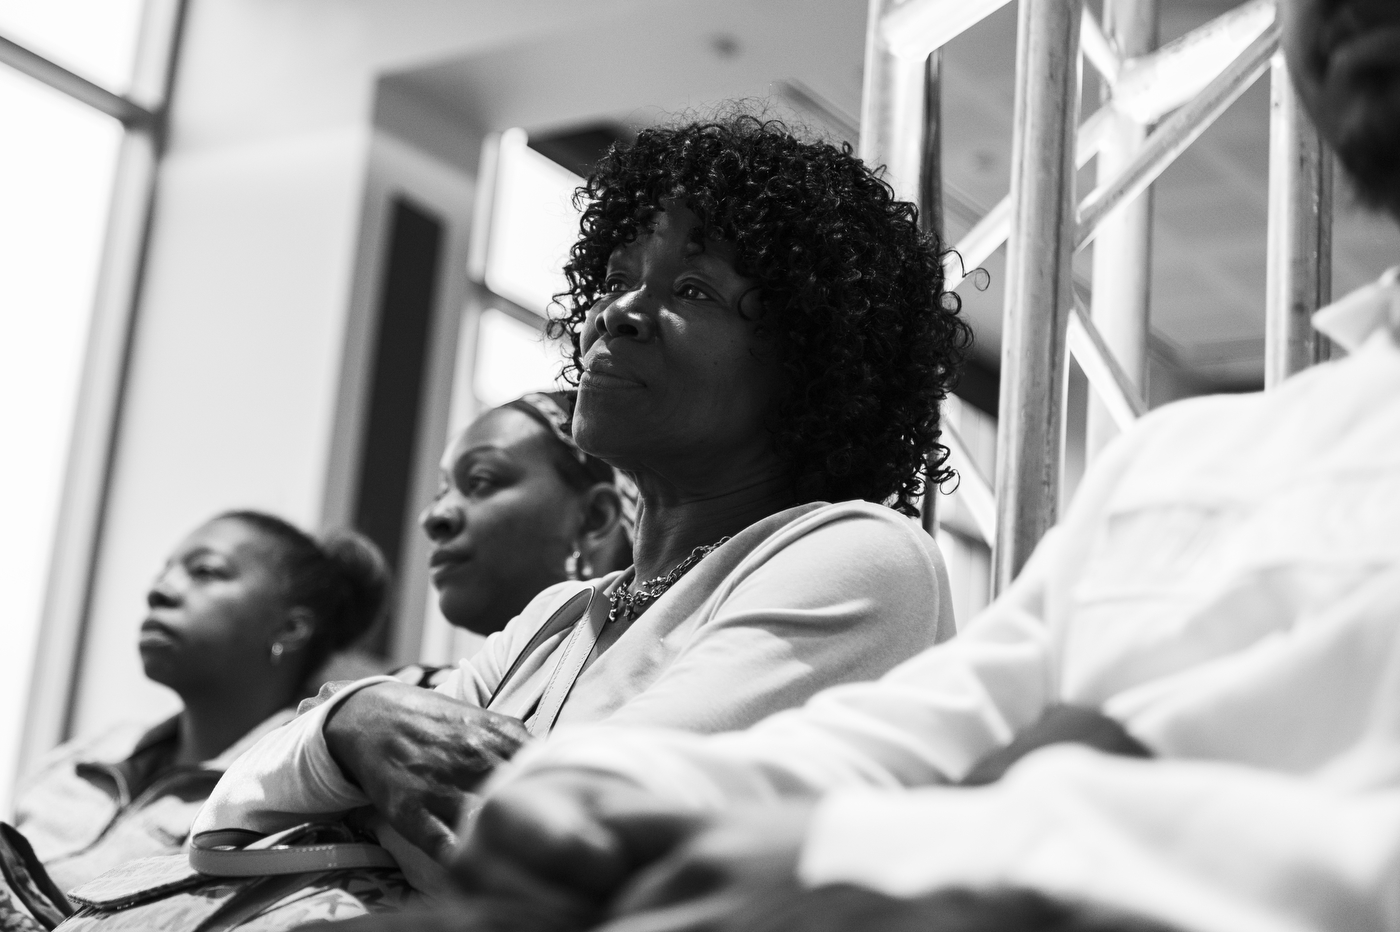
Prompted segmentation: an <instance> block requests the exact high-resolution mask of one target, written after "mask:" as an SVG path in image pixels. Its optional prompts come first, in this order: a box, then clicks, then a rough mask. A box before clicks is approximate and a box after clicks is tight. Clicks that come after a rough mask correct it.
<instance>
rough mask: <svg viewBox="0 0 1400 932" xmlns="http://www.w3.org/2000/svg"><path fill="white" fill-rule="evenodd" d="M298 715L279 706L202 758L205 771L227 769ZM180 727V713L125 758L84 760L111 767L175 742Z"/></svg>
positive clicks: (86, 762)
mask: <svg viewBox="0 0 1400 932" xmlns="http://www.w3.org/2000/svg"><path fill="white" fill-rule="evenodd" d="M295 717H296V710H295V709H292V708H286V709H278V710H277V711H276V712H274V713H272V715H270V716H268V717H267V718H265V719H263V721H262V722H261V723H259V724H258V725H257V726H256V727H254V728H253V730H251V731H249V732H248V733H247V734H246V735H244V736H243V737H241V738H239V739H238V740H237V741H235V742H234V743H233V744H231V745H229V746H228V747H227V748H225V749H224V752H223V753H222V754H220V755H219V756H218V757H215V758H212V759H210V760H207V761H202V762H201V763H200V764H199V766H200V767H201V768H202V769H205V770H219V771H223V770H227V769H228V767H229V765H230V764H232V763H233V762H234V760H235V759H237V757H238V756H239V755H240V754H242V753H243V752H244V751H246V750H248V748H250V747H252V746H253V745H254V744H256V743H257V742H258V741H259V740H261V739H262V737H263V736H264V735H266V734H267V733H268V732H270V731H272V730H273V729H274V728H280V727H281V726H283V725H285V724H286V723H287V722H289V721H291V720H292V719H293V718H295ZM179 728H180V716H178V715H175V716H172V717H170V718H168V719H166V720H165V721H163V722H161V723H160V724H159V725H157V726H155V727H154V728H152V729H151V730H150V731H147V732H146V733H145V734H144V735H142V736H141V738H140V739H139V740H138V741H137V742H136V746H135V747H133V748H132V749H131V752H130V753H129V754H127V755H126V756H125V757H123V758H120V759H118V760H99V759H95V758H94V759H90V760H85V761H82V763H85V764H106V765H109V766H111V765H116V764H123V763H126V762H128V761H130V760H131V759H132V758H134V757H135V756H136V755H138V754H140V753H141V752H142V751H145V750H147V749H148V748H151V747H154V746H155V745H157V744H160V743H161V742H163V741H174V740H175V738H176V735H177V734H178V732H179Z"/></svg>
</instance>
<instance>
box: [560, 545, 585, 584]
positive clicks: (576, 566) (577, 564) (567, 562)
mask: <svg viewBox="0 0 1400 932" xmlns="http://www.w3.org/2000/svg"><path fill="white" fill-rule="evenodd" d="M582 564H583V555H582V554H581V553H579V552H578V551H577V550H575V551H574V552H573V553H571V554H569V555H568V556H567V557H565V558H564V575H565V576H567V577H568V578H569V579H580V578H582V577H580V576H579V570H580V568H581V567H582Z"/></svg>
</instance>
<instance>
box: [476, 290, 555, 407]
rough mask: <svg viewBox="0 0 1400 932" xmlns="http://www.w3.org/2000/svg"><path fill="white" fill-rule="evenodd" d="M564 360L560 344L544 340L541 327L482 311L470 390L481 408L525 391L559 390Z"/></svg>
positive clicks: (513, 397) (503, 401)
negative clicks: (472, 390)
mask: <svg viewBox="0 0 1400 932" xmlns="http://www.w3.org/2000/svg"><path fill="white" fill-rule="evenodd" d="M541 324H543V321H541ZM563 362H564V357H563V356H562V355H561V353H560V348H559V345H558V344H557V343H547V342H545V339H544V334H543V332H542V331H541V330H540V328H538V327H529V326H526V325H525V324H522V323H521V322H520V321H518V320H516V319H515V318H514V317H509V316H507V315H505V314H502V313H501V312H500V311H497V310H495V309H491V308H488V309H487V310H485V311H483V312H482V314H481V329H480V330H479V331H478V332H477V338H476V372H475V376H474V378H473V382H474V385H473V389H474V391H475V393H476V399H477V401H479V402H480V403H481V407H482V408H483V409H484V408H494V407H495V406H496V405H503V404H505V403H506V402H507V401H514V400H515V399H516V398H519V397H520V396H521V395H523V394H525V393H526V392H537V391H554V390H556V389H558V388H559V387H560V382H559V370H560V368H561V366H562V365H563Z"/></svg>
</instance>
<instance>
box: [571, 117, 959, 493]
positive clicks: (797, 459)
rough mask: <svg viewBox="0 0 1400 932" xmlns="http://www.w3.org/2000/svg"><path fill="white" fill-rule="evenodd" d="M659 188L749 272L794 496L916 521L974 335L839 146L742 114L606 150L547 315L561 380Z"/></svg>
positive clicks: (778, 439)
mask: <svg viewBox="0 0 1400 932" xmlns="http://www.w3.org/2000/svg"><path fill="white" fill-rule="evenodd" d="M667 198H680V199H681V200H682V201H683V202H684V203H685V204H686V206H688V207H689V208H690V209H691V210H692V211H694V213H695V214H696V216H697V217H698V218H699V220H700V226H699V228H698V229H697V230H696V231H695V233H694V236H695V237H696V239H697V240H699V241H702V242H703V241H704V240H705V239H714V240H722V241H725V242H727V243H729V244H732V246H733V247H734V250H735V253H736V255H737V262H736V265H737V271H738V272H739V273H740V274H741V275H744V276H747V277H750V278H754V279H757V280H758V282H759V294H760V296H761V307H762V310H761V312H760V317H759V328H760V330H761V331H762V332H763V333H764V334H765V336H766V337H767V338H769V339H770V340H771V341H772V344H773V346H774V349H775V353H776V361H777V363H778V365H779V366H780V367H781V369H782V371H783V372H784V374H785V379H784V384H783V390H782V394H781V398H780V401H779V404H778V408H777V411H776V412H775V417H774V419H773V421H772V423H771V424H770V429H771V430H772V431H773V442H774V448H775V449H776V451H777V452H778V455H779V456H781V457H782V458H783V459H784V461H785V462H787V463H788V464H790V467H791V470H792V477H793V482H794V490H795V491H796V493H797V494H798V496H799V497H800V498H801V499H802V500H806V501H813V500H826V501H844V500H848V499H865V500H867V501H872V502H880V503H884V504H888V505H890V506H891V507H893V508H896V509H898V510H900V511H902V512H904V513H906V514H915V513H917V510H918V501H919V498H920V496H921V495H922V493H923V490H924V476H925V472H926V474H927V476H928V478H929V480H930V481H932V482H934V483H942V482H943V481H945V480H946V479H948V478H950V477H951V475H952V472H951V470H949V469H948V468H947V466H946V465H945V463H946V460H947V458H948V448H947V447H945V446H943V445H942V444H940V443H939V442H938V437H939V414H938V410H939V403H940V402H941V401H942V400H943V398H944V397H945V396H946V395H947V393H948V392H949V390H950V389H951V388H952V386H953V384H954V382H955V379H956V375H957V372H958V370H959V367H960V366H961V364H962V361H963V358H964V356H965V354H966V351H967V349H968V347H969V346H970V345H971V342H972V331H971V329H970V328H969V327H968V325H967V324H966V322H965V321H964V320H963V319H962V318H961V317H960V316H959V311H960V309H961V303H960V301H959V299H958V297H957V295H956V294H953V293H950V292H948V291H946V290H945V289H944V282H943V265H942V257H943V253H944V249H943V244H942V243H941V242H940V241H939V239H938V238H937V236H935V235H933V234H931V233H926V232H923V231H921V230H920V229H919V222H918V209H917V208H916V207H915V206H914V205H913V204H910V203H908V202H905V201H900V200H897V199H896V198H895V195H894V191H893V190H892V189H891V188H890V186H889V185H888V184H887V183H885V182H884V181H883V180H882V179H881V178H880V177H879V175H878V174H877V173H876V172H874V171H872V170H871V169H870V168H869V167H867V166H866V165H865V164H864V163H863V162H861V161H860V160H859V159H858V158H856V157H855V155H854V154H853V153H852V151H851V147H850V145H849V144H843V145H842V146H841V147H840V148H837V147H836V146H834V145H831V144H829V143H823V142H806V141H803V140H800V139H799V138H797V136H796V135H795V134H794V133H793V132H792V131H790V130H789V128H788V127H787V125H786V124H784V123H782V122H781V121H777V120H765V119H760V118H759V117H756V116H752V115H749V114H737V115H730V116H725V117H721V118H718V119H714V120H710V121H701V122H692V123H687V124H684V125H679V126H672V127H663V128H655V129H647V130H643V131H642V132H641V133H640V134H639V135H638V136H637V139H636V141H635V142H634V143H633V144H631V145H629V146H620V145H619V146H614V147H613V148H612V149H611V150H610V151H609V152H608V153H607V154H606V155H605V156H604V157H603V158H602V159H601V160H600V161H599V162H598V165H597V167H596V169H595V170H594V172H593V174H592V175H590V176H589V178H588V180H587V181H586V182H585V184H584V185H583V187H581V188H579V189H578V191H577V192H576V194H575V198H574V200H575V205H576V206H578V207H580V208H581V209H582V211H583V217H582V222H581V233H580V237H579V240H578V242H577V243H576V244H575V245H574V247H573V249H572V250H571V254H570V255H571V259H570V261H569V262H568V264H567V265H565V267H564V272H565V276H566V278H567V280H568V285H569V290H568V291H566V292H564V293H562V294H560V295H559V296H558V298H559V300H560V302H561V303H564V302H567V304H565V306H564V310H565V314H564V316H556V317H555V318H554V319H553V320H552V321H551V323H550V333H551V335H552V336H554V337H562V336H564V335H568V337H569V338H570V339H571V341H572V343H573V359H572V363H571V364H568V365H566V367H565V373H564V374H565V377H566V378H567V379H568V380H569V381H571V382H574V383H576V382H577V380H578V378H579V376H580V374H581V363H582V359H581V353H580V331H581V330H582V328H583V324H584V321H585V319H586V316H587V314H588V311H589V308H591V307H592V306H593V304H594V303H595V302H596V301H597V300H598V299H599V297H600V296H601V295H602V288H603V282H604V280H605V279H606V277H607V264H608V256H609V255H610V254H611V253H612V251H613V250H614V249H615V248H617V247H618V246H620V245H624V244H626V243H628V242H631V241H632V240H633V239H634V238H635V237H636V236H637V235H638V233H639V232H640V231H641V230H642V228H643V227H644V226H645V225H646V224H647V223H648V221H649V218H650V217H651V216H652V215H653V214H654V213H655V212H656V211H657V210H659V209H661V203H662V201H663V200H664V199H667Z"/></svg>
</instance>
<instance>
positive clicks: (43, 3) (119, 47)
mask: <svg viewBox="0 0 1400 932" xmlns="http://www.w3.org/2000/svg"><path fill="white" fill-rule="evenodd" d="M144 8H145V0H0V35H3V36H4V37H5V38H7V39H9V40H10V41H12V42H18V43H19V44H20V45H23V46H25V47H26V48H29V49H32V50H33V51H35V52H38V53H39V54H40V55H43V56H44V57H45V58H48V59H50V60H51V61H54V62H56V63H58V64H60V65H62V66H64V67H65V68H67V69H69V70H70V71H74V72H76V73H77V74H80V75H82V76H83V77H85V78H87V79H88V80H90V81H92V82H94V83H96V84H100V85H102V86H103V87H105V88H107V89H108V90H111V91H115V92H117V93H119V94H120V93H122V92H124V91H126V90H127V89H128V88H129V87H130V86H131V73H132V70H133V68H134V67H135V62H136V46H137V43H138V41H139V40H140V36H141V14H142V12H143V10H144ZM4 131H5V133H6V135H7V138H8V133H9V127H6V128H5V130H4Z"/></svg>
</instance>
